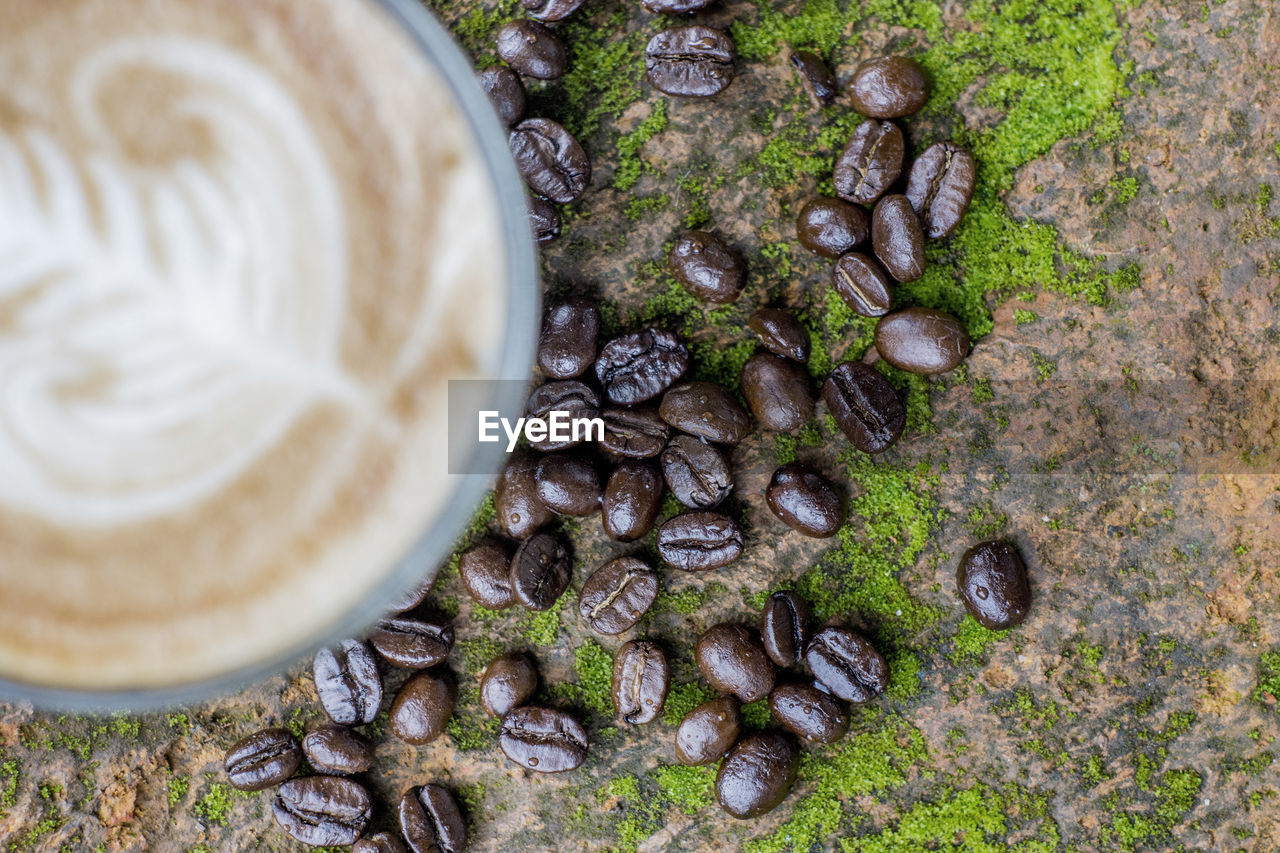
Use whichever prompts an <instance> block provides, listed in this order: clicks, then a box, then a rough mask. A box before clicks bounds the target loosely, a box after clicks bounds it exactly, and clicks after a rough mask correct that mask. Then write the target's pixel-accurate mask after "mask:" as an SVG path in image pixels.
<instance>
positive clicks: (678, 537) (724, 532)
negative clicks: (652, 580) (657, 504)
mask: <svg viewBox="0 0 1280 853" xmlns="http://www.w3.org/2000/svg"><path fill="white" fill-rule="evenodd" d="M658 556H660V557H662V561H663V562H664V563H666V564H667V565H668V566H672V567H674V568H677V569H683V570H684V571H686V572H705V571H707V570H709V569H718V568H720V567H721V566H727V565H729V564H730V563H732V562H733V561H734V560H736V559H738V558H739V557H741V556H742V531H741V530H739V529H738V525H736V524H734V522H733V519H731V518H729V516H727V515H721V514H720V513H718V512H686V513H685V514H684V515H677V516H676V517H675V518H672V519H668V520H667V522H666V523H665V524H663V525H662V526H661V527H659V528H658Z"/></svg>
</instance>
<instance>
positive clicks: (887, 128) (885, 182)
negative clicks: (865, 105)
mask: <svg viewBox="0 0 1280 853" xmlns="http://www.w3.org/2000/svg"><path fill="white" fill-rule="evenodd" d="M906 150H907V144H906V141H905V140H904V139H903V138H902V131H901V130H899V129H898V126H897V125H896V124H894V123H893V122H891V121H875V120H874V119H873V120H868V121H864V122H863V123H862V124H860V125H858V126H857V127H856V128H854V131H853V135H852V136H850V137H849V142H848V144H846V145H845V147H844V151H843V152H841V154H840V157H839V159H837V160H836V168H835V172H834V174H833V177H834V178H835V187H836V193H838V194H839V196H840V197H841V198H843V199H845V200H846V201H853V202H857V203H858V204H873V203H874V202H875V201H876V199H878V198H880V196H882V195H884V193H885V190H887V189H889V187H890V186H892V185H893V182H894V181H896V180H898V175H900V174H902V158H903V155H904V154H905V152H906Z"/></svg>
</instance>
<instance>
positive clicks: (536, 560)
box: [511, 533, 573, 610]
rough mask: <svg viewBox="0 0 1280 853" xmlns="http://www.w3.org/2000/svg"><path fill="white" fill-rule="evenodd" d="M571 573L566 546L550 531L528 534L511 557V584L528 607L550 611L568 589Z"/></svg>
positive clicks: (520, 600) (570, 563) (571, 564)
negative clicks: (527, 537) (529, 535)
mask: <svg viewBox="0 0 1280 853" xmlns="http://www.w3.org/2000/svg"><path fill="white" fill-rule="evenodd" d="M572 573H573V561H572V560H571V559H570V558H569V549H568V548H566V547H565V544H564V543H563V542H561V541H560V540H559V539H557V538H556V537H555V536H552V535H551V534H550V533H538V534H535V535H534V536H531V537H530V538H529V539H527V540H525V542H524V543H523V544H521V546H520V547H519V548H518V549H517V550H516V555H515V556H514V557H512V558H511V586H512V588H513V589H514V590H515V593H516V599H517V600H518V601H519V602H520V603H521V604H523V605H524V606H525V607H527V608H529V609H530V610H550V609H551V608H552V606H553V605H554V604H555V603H556V600H557V599H559V598H560V596H561V595H563V594H564V591H565V590H566V589H568V588H569V578H570V576H571V575H572Z"/></svg>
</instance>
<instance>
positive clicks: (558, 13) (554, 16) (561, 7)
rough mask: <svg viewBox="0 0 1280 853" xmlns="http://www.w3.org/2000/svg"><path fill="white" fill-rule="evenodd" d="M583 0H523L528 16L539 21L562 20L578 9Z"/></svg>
mask: <svg viewBox="0 0 1280 853" xmlns="http://www.w3.org/2000/svg"><path fill="white" fill-rule="evenodd" d="M582 3H583V0H524V8H525V11H527V12H528V13H529V17H531V18H537V19H538V20H539V21H563V20H564V19H565V18H567V17H569V16H570V15H572V14H573V13H574V12H576V11H578V8H579V7H580V6H582Z"/></svg>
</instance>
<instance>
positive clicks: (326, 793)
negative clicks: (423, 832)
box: [271, 776, 373, 847]
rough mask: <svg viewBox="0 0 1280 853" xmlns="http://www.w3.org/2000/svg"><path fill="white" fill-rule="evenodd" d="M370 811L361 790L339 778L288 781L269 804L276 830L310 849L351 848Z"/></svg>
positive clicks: (308, 778)
mask: <svg viewBox="0 0 1280 853" xmlns="http://www.w3.org/2000/svg"><path fill="white" fill-rule="evenodd" d="M372 811H373V804H372V803H371V802H370V800H369V792H368V791H366V790H365V789H364V786H363V785H361V784H359V783H358V782H353V781H351V780H350V779H343V778H342V777H340V776H304V777H302V778H301V779H290V780H289V781H288V782H285V783H284V784H283V785H281V786H280V790H278V791H276V796H275V799H273V800H272V801H271V813H272V814H273V815H274V816H275V819H276V823H278V824H280V828H281V829H283V830H284V831H285V832H287V833H289V835H290V836H292V837H293V838H294V839H296V840H297V841H301V842H302V843H303V844H309V845H311V846H312V847H329V846H339V845H345V844H354V843H355V841H356V839H357V838H359V837H360V833H362V832H364V828H365V827H366V826H367V825H368V824H369V817H370V815H371V813H372Z"/></svg>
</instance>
